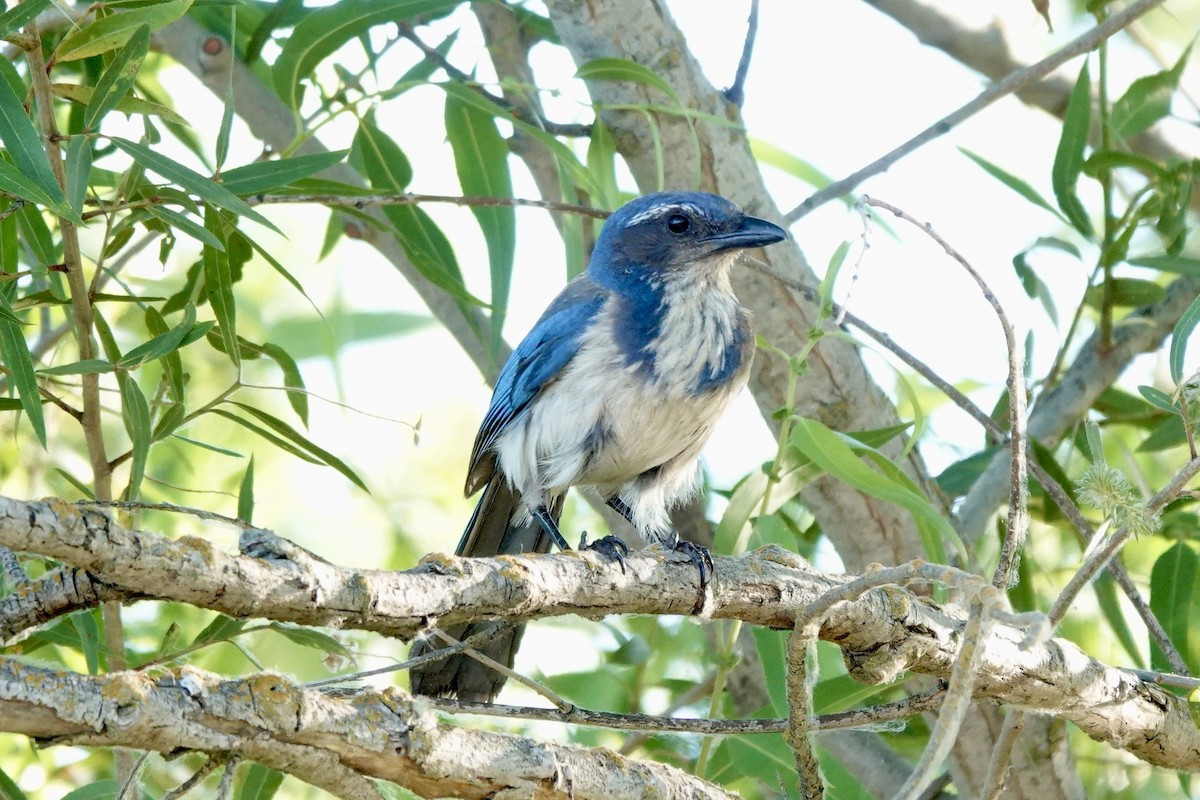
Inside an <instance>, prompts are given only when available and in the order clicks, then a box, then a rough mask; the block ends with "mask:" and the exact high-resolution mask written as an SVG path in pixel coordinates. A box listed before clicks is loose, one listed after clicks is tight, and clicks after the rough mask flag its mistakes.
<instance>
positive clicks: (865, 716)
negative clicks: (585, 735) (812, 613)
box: [428, 688, 945, 735]
mask: <svg viewBox="0 0 1200 800" xmlns="http://www.w3.org/2000/svg"><path fill="white" fill-rule="evenodd" d="M944 698H945V690H944V689H942V688H938V689H935V690H933V691H930V692H926V693H924V694H917V695H913V696H912V697H906V698H905V699H903V700H898V701H896V702H893V703H882V704H880V705H877V706H870V707H868V708H856V709H853V710H850V711H838V712H835V713H832V714H820V715H818V716H816V717H814V718H813V722H812V726H811V727H812V728H813V730H815V731H817V733H821V732H822V731H833V730H848V729H865V730H870V729H871V728H874V727H878V726H880V725H886V724H888V723H891V722H895V721H896V720H902V719H907V718H908V717H911V716H913V715H915V714H922V713H925V712H927V711H935V710H937V708H938V707H939V706H940V705H941V703H942V700H943V699H944ZM428 700H429V704H430V705H432V706H433V707H434V708H437V709H438V710H439V711H445V712H447V713H449V714H478V715H480V716H485V717H505V718H507V719H532V720H540V721H544V722H561V723H565V724H571V725H588V726H591V727H596V728H616V729H618V730H624V731H644V732H646V733H651V734H653V733H698V734H704V735H720V734H759V733H783V731H785V730H787V724H788V721H787V720H786V719H776V718H765V719H689V718H681V717H672V716H655V715H651V714H616V713H613V712H611V711H591V710H589V709H586V708H580V707H578V706H571V708H569V709H566V710H560V709H557V708H534V707H531V706H509V705H502V704H498V703H477V702H473V701H470V700H453V699H449V698H441V697H438V698H434V697H431V698H428Z"/></svg>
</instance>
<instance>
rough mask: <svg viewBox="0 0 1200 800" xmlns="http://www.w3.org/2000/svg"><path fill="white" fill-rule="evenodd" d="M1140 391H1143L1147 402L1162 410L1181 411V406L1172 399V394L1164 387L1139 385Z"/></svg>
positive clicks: (1172, 412)
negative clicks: (1163, 388)
mask: <svg viewBox="0 0 1200 800" xmlns="http://www.w3.org/2000/svg"><path fill="white" fill-rule="evenodd" d="M1138 392H1140V393H1141V395H1142V397H1144V398H1146V402H1148V403H1149V404H1150V405H1152V406H1154V407H1155V408H1157V409H1159V410H1160V411H1165V412H1167V413H1168V414H1178V413H1179V406H1177V405H1175V401H1173V400H1172V399H1171V395H1169V394H1167V393H1166V392H1164V391H1163V390H1162V389H1156V388H1154V387H1153V386H1139V387H1138Z"/></svg>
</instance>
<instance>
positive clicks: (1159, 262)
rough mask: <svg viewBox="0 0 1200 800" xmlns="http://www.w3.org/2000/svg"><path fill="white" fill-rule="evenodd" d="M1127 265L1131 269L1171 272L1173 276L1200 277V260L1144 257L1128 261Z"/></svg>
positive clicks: (1178, 257)
mask: <svg viewBox="0 0 1200 800" xmlns="http://www.w3.org/2000/svg"><path fill="white" fill-rule="evenodd" d="M1125 263H1126V264H1129V265H1130V266H1131V267H1149V268H1150V269H1156V270H1158V271H1159V272H1170V273H1172V274H1173V275H1191V276H1197V275H1200V258H1188V257H1187V256H1142V257H1140V258H1131V259H1128V260H1127V261H1126V262H1125Z"/></svg>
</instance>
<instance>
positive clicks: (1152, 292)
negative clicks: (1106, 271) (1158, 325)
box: [1083, 278, 1166, 309]
mask: <svg viewBox="0 0 1200 800" xmlns="http://www.w3.org/2000/svg"><path fill="white" fill-rule="evenodd" d="M1111 284H1112V285H1111V293H1112V294H1111V299H1112V303H1113V305H1115V306H1121V307H1123V308H1136V307H1138V306H1148V305H1150V304H1151V303H1157V302H1158V301H1159V300H1161V299H1162V298H1163V295H1164V294H1165V292H1166V290H1165V289H1164V288H1163V287H1162V286H1161V285H1159V284H1157V283H1155V282H1154V281H1148V280H1143V279H1142V278H1112V279H1111ZM1083 302H1084V303H1086V304H1087V305H1089V306H1091V307H1092V308H1095V309H1099V308H1100V307H1101V305H1102V304H1103V303H1104V286H1103V285H1100V286H1091V287H1088V289H1087V290H1086V291H1085V292H1084V293H1083Z"/></svg>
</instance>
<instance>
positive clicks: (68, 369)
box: [38, 358, 113, 375]
mask: <svg viewBox="0 0 1200 800" xmlns="http://www.w3.org/2000/svg"><path fill="white" fill-rule="evenodd" d="M112 371H113V365H112V363H111V362H108V361H105V360H104V359H103V358H85V359H84V360H83V361H73V362H71V363H70V364H62V365H60V366H57V367H47V368H46V369H39V370H38V372H39V373H41V374H42V375H101V374H103V373H105V372H112Z"/></svg>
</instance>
